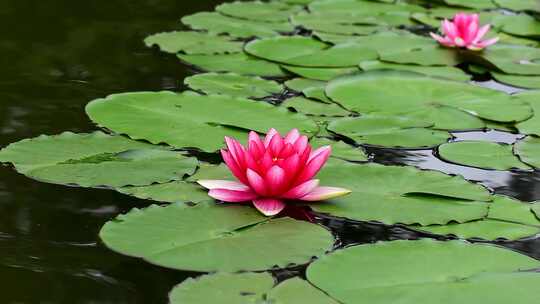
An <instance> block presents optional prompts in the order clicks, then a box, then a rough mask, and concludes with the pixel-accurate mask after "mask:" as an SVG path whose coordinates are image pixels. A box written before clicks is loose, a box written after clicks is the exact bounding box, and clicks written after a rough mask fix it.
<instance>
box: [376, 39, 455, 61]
mask: <svg viewBox="0 0 540 304" xmlns="http://www.w3.org/2000/svg"><path fill="white" fill-rule="evenodd" d="M380 59H381V60H382V61H388V62H392V63H400V64H417V65H422V66H455V65H458V64H459V63H461V62H462V61H464V60H463V59H462V58H461V56H460V53H459V52H456V50H455V49H450V48H445V47H441V46H438V45H435V44H433V45H432V46H430V47H424V48H416V49H413V50H406V51H401V52H392V53H389V54H381V57H380Z"/></svg>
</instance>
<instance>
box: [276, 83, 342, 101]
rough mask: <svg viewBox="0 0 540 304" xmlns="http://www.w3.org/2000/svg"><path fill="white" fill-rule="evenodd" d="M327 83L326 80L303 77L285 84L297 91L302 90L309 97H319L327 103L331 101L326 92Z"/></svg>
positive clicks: (318, 98)
mask: <svg viewBox="0 0 540 304" xmlns="http://www.w3.org/2000/svg"><path fill="white" fill-rule="evenodd" d="M326 84H327V82H326V81H320V80H312V79H303V78H295V79H291V80H288V81H286V82H285V86H286V87H287V88H289V89H291V90H294V91H297V92H302V94H304V96H306V97H308V98H313V99H317V100H320V101H322V102H325V103H331V101H330V100H329V99H328V97H326V94H325V93H324V89H325V87H326Z"/></svg>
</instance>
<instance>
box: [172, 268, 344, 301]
mask: <svg viewBox="0 0 540 304" xmlns="http://www.w3.org/2000/svg"><path fill="white" fill-rule="evenodd" d="M273 285H274V279H273V278H272V276H271V275H270V274H268V273H240V274H229V273H217V274H212V275H205V276H202V277H200V278H197V279H187V280H186V281H184V282H182V284H179V285H177V286H176V287H175V288H174V289H173V291H172V292H171V294H170V296H169V298H170V301H171V304H177V303H178V304H180V303H181V304H190V303H191V304H195V303H196V304H199V303H212V302H214V301H215V300H216V299H219V303H223V304H250V303H251V304H253V303H263V302H269V303H276V304H296V303H302V302H306V303H312V304H337V302H335V301H334V300H332V299H331V298H330V297H328V296H327V295H326V294H324V293H323V292H322V291H320V290H318V289H317V288H315V287H313V286H312V285H311V284H309V282H307V281H305V280H302V279H300V278H292V279H288V280H286V281H283V282H281V283H279V285H277V286H275V287H273Z"/></svg>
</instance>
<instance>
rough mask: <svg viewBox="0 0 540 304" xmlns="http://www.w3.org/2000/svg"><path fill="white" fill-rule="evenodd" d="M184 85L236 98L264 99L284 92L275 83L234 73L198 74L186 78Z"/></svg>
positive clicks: (207, 92)
mask: <svg viewBox="0 0 540 304" xmlns="http://www.w3.org/2000/svg"><path fill="white" fill-rule="evenodd" d="M184 83H185V84H187V85H188V86H189V87H190V88H192V89H194V90H198V91H202V92H204V93H206V94H217V95H229V96H235V97H254V98H262V97H265V96H269V95H272V94H278V93H280V92H281V91H282V90H283V87H282V86H281V85H280V84H279V83H277V82H275V81H272V80H265V79H262V78H259V77H250V76H242V75H238V74H234V73H226V74H218V73H206V74H197V75H194V76H191V77H188V78H186V79H185V80H184Z"/></svg>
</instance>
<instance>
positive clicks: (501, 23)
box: [494, 5, 540, 38]
mask: <svg viewBox="0 0 540 304" xmlns="http://www.w3.org/2000/svg"><path fill="white" fill-rule="evenodd" d="M538 6H539V7H540V5H538ZM494 23H495V26H497V27H499V28H500V30H502V31H503V32H505V33H508V34H511V35H517V36H531V37H538V38H540V21H538V20H537V19H535V18H534V17H531V16H529V15H527V14H520V15H511V16H509V15H500V16H497V18H495V20H494Z"/></svg>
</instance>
